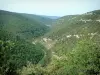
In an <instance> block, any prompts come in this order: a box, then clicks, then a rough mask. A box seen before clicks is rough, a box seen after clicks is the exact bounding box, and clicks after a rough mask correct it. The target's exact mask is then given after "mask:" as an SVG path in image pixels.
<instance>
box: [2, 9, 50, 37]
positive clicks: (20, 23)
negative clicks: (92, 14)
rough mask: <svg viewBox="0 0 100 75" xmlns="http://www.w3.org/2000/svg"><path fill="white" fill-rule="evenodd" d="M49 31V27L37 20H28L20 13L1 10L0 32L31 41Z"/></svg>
mask: <svg viewBox="0 0 100 75" xmlns="http://www.w3.org/2000/svg"><path fill="white" fill-rule="evenodd" d="M33 17H34V16H33ZM48 29H49V28H48V26H46V25H44V24H43V23H41V22H39V21H38V20H36V19H31V18H28V17H26V16H23V15H22V14H20V13H13V12H8V11H3V10H0V30H4V31H7V32H9V33H12V34H13V35H15V36H20V37H21V38H24V39H31V38H33V37H38V36H41V35H43V34H44V33H46V32H47V31H48Z"/></svg>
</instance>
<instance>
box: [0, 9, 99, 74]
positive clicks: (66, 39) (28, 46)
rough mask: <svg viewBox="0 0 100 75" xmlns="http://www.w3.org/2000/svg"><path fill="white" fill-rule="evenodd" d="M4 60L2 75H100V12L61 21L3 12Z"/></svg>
mask: <svg viewBox="0 0 100 75" xmlns="http://www.w3.org/2000/svg"><path fill="white" fill-rule="evenodd" d="M56 18H57V17H56ZM51 24H52V25H51ZM48 25H50V26H51V27H49V26H48ZM49 28H50V29H49ZM33 38H34V39H33ZM27 40H31V41H27ZM0 57H1V58H0V61H2V62H0V74H1V75H100V10H95V11H91V12H87V13H84V14H81V15H67V16H63V17H61V18H57V19H51V18H50V17H48V16H38V15H32V14H22V13H21V14H20V13H14V12H8V11H0Z"/></svg>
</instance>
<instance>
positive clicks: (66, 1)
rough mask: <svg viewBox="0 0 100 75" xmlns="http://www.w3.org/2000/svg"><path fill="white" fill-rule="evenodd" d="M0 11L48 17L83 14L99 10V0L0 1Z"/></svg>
mask: <svg viewBox="0 0 100 75" xmlns="http://www.w3.org/2000/svg"><path fill="white" fill-rule="evenodd" d="M0 9H1V10H7V11H12V12H19V13H29V14H37V15H48V16H65V15H75V14H83V13H86V12H89V11H93V10H99V9H100V0H0Z"/></svg>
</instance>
